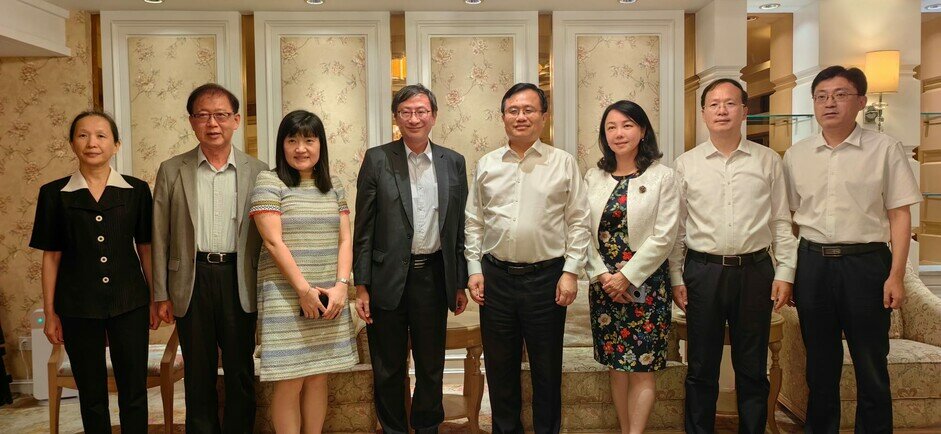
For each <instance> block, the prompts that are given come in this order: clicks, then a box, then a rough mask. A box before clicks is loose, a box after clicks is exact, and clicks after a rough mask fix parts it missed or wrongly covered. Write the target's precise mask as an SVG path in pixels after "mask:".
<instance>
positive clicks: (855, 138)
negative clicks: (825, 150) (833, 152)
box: [817, 122, 863, 149]
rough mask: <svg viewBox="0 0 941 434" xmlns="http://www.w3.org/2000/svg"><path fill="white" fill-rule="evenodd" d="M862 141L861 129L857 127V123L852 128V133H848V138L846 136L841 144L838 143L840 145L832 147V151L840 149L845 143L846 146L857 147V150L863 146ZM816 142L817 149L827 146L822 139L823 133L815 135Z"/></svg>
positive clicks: (825, 141) (825, 140)
mask: <svg viewBox="0 0 941 434" xmlns="http://www.w3.org/2000/svg"><path fill="white" fill-rule="evenodd" d="M862 139H863V127H861V126H860V125H859V123H858V122H857V123H856V128H853V132H852V133H850V135H849V136H846V139H845V140H843V142H842V143H840V144H838V145H836V146H834V147H833V149H836V148H838V147H840V145H842V144H843V143H846V144H848V145H852V146H855V147H857V148H859V147H862V146H863V141H862ZM817 141H818V143H817V147H818V148H820V147H823V146H827V139H824V138H823V132H822V131H821V132H820V134H819V135H817Z"/></svg>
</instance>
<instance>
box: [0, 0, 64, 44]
mask: <svg viewBox="0 0 941 434" xmlns="http://www.w3.org/2000/svg"><path fill="white" fill-rule="evenodd" d="M68 19H69V11H68V10H66V9H63V8H60V7H58V6H56V5H54V4H51V3H48V2H45V1H43V0H4V1H3V13H2V14H0V57H48V56H71V55H72V53H71V50H69V47H67V46H66V41H65V34H66V28H65V22H66V20H68Z"/></svg>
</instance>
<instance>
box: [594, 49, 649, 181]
mask: <svg viewBox="0 0 941 434" xmlns="http://www.w3.org/2000/svg"><path fill="white" fill-rule="evenodd" d="M576 44H577V45H576V50H577V58H578V85H577V86H578V163H579V167H580V168H581V170H582V173H585V170H587V169H588V168H589V167H595V163H596V162H597V161H598V159H599V158H601V151H600V150H599V149H598V124H599V123H600V122H601V115H602V113H604V109H605V108H607V107H608V105H610V104H611V103H613V102H615V101H618V100H622V99H627V100H630V101H634V102H635V103H637V104H639V105H640V106H641V107H643V109H644V111H645V112H646V113H647V117H649V118H650V123H651V124H653V126H654V132H655V133H659V127H660V37H659V36H578V38H577V42H576ZM661 147H663V145H661Z"/></svg>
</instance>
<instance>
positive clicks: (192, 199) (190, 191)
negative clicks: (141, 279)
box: [151, 147, 268, 317]
mask: <svg viewBox="0 0 941 434" xmlns="http://www.w3.org/2000/svg"><path fill="white" fill-rule="evenodd" d="M232 152H235V164H236V165H237V169H236V180H237V187H236V188H237V190H238V202H237V203H238V211H239V212H238V242H237V243H236V249H237V251H238V261H237V263H236V265H237V267H238V285H239V299H240V300H241V302H242V309H243V310H244V311H245V312H254V311H255V310H256V305H257V299H256V295H255V294H256V291H255V286H256V282H255V279H256V275H257V271H258V252H259V250H260V249H261V236H260V235H259V234H258V229H257V228H256V227H255V224H254V223H253V222H252V220H251V219H250V218H248V208H249V205H250V204H249V198H250V196H251V192H252V188H253V187H254V185H255V178H256V177H257V176H258V172H261V171H262V170H268V165H266V164H265V163H262V162H261V161H259V160H257V159H256V158H254V157H251V156H249V155H247V154H245V153H244V152H242V151H240V150H238V149H236V148H234V147H233V148H232ZM198 164H199V147H196V148H193V149H192V150H191V151H189V152H186V153H183V154H180V155H177V156H175V157H173V158H171V159H169V160H167V161H164V162H163V163H160V169H159V170H158V171H157V182H156V186H155V187H154V230H153V245H152V247H151V249H152V252H153V253H152V256H153V281H154V282H153V283H154V301H164V300H167V299H169V300H171V301H172V302H173V315H174V316H177V317H181V316H183V315H186V312H187V310H189V304H190V299H191V298H192V296H193V284H194V282H195V280H196V211H197V207H196V200H197V198H196V166H197V165H198Z"/></svg>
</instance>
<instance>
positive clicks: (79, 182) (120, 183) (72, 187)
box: [60, 169, 134, 193]
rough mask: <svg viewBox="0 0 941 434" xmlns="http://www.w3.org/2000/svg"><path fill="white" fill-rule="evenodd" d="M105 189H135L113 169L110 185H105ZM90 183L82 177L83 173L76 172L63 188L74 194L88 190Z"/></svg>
mask: <svg viewBox="0 0 941 434" xmlns="http://www.w3.org/2000/svg"><path fill="white" fill-rule="evenodd" d="M105 187H117V188H134V187H132V186H131V184H128V183H127V181H125V180H124V177H123V176H121V174H120V173H118V171H117V170H114V169H111V173H109V174H108V183H107V184H105ZM87 188H88V182H87V181H85V177H84V176H82V172H79V171H76V172H75V173H73V174H72V177H70V178H69V182H68V183H67V184H65V187H62V190H60V191H64V192H67V193H68V192H73V191H78V190H81V189H87Z"/></svg>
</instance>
